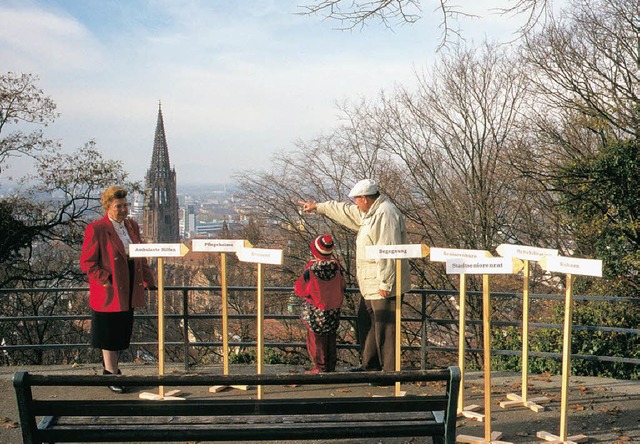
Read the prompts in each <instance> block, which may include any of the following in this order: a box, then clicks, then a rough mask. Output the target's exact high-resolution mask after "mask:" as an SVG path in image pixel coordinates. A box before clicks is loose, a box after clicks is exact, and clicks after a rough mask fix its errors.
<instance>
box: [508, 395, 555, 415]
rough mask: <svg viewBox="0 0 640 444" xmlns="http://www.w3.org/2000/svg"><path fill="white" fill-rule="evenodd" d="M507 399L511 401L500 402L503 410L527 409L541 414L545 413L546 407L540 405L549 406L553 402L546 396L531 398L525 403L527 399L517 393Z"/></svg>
mask: <svg viewBox="0 0 640 444" xmlns="http://www.w3.org/2000/svg"><path fill="white" fill-rule="evenodd" d="M507 399H509V401H501V402H500V407H502V408H503V409H512V408H515V407H526V408H528V409H529V410H532V411H533V412H535V413H540V412H543V411H544V409H545V407H544V406H543V405H540V404H548V403H549V402H551V400H550V399H549V398H547V397H546V396H540V397H538V398H530V399H528V400H526V401H525V399H524V398H523V397H522V396H520V395H516V394H515V393H508V394H507Z"/></svg>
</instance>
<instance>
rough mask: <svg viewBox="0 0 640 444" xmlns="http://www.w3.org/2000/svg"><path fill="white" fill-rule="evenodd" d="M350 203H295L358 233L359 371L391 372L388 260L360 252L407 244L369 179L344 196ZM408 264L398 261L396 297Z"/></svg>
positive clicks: (405, 283) (399, 221)
mask: <svg viewBox="0 0 640 444" xmlns="http://www.w3.org/2000/svg"><path fill="white" fill-rule="evenodd" d="M349 197H351V198H352V199H353V202H354V203H346V202H338V201H327V202H321V203H318V204H316V203H315V202H307V201H299V203H300V204H301V205H302V210H303V211H304V212H306V213H311V212H313V211H316V212H317V213H318V214H322V215H324V216H327V217H329V218H330V219H332V220H334V221H335V222H338V223H339V224H341V225H344V226H345V227H347V228H350V229H352V230H354V231H357V232H358V236H357V238H356V272H357V278H358V285H359V287H360V293H361V294H362V298H361V300H360V306H359V308H358V332H359V335H358V336H359V339H360V347H361V354H362V366H361V369H362V370H380V369H382V370H384V371H393V370H395V334H396V328H395V295H396V288H395V287H396V269H395V262H394V260H392V259H378V260H375V259H367V257H366V253H365V247H367V246H370V245H399V244H406V243H407V229H406V226H405V221H404V216H403V215H402V213H400V211H399V210H398V208H397V207H396V206H395V205H394V204H393V203H392V202H391V201H390V200H389V199H387V198H386V197H385V196H382V195H381V194H380V192H379V190H378V185H377V184H376V182H375V181H374V180H372V179H364V180H361V181H360V182H358V183H356V184H355V185H354V187H353V189H352V190H351V191H350V192H349ZM410 282H411V278H410V275H409V263H408V262H407V260H406V259H403V260H402V284H401V287H402V288H401V291H402V293H404V292H406V291H408V290H409V288H410Z"/></svg>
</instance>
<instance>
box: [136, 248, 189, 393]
mask: <svg viewBox="0 0 640 444" xmlns="http://www.w3.org/2000/svg"><path fill="white" fill-rule="evenodd" d="M188 252H189V248H187V246H186V245H184V244H180V243H178V244H129V257H155V258H158V376H162V375H164V258H165V257H183V256H184V255H185V254H187V253H188ZM179 394H180V390H171V391H169V392H167V393H165V392H164V386H160V387H158V394H155V393H148V392H143V393H140V395H139V397H140V398H142V399H149V400H152V401H161V400H183V399H184V398H180V397H178V396H176V395H179Z"/></svg>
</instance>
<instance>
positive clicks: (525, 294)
mask: <svg viewBox="0 0 640 444" xmlns="http://www.w3.org/2000/svg"><path fill="white" fill-rule="evenodd" d="M496 251H497V252H498V254H499V255H500V256H502V257H516V258H518V259H520V260H522V261H523V262H524V271H523V275H524V276H523V285H522V388H521V395H517V394H515V393H508V394H507V399H508V400H509V401H502V402H500V407H502V408H512V407H519V406H523V407H526V408H528V409H530V410H532V411H534V412H536V413H539V412H542V411H543V410H544V406H542V405H540V404H547V403H549V401H550V400H549V398H547V397H546V396H540V397H536V398H530V399H529V398H528V393H527V389H528V387H527V385H528V381H529V280H530V276H531V272H530V267H529V262H530V261H539V260H540V259H542V258H543V257H545V256H557V255H558V250H552V249H548V248H535V247H526V246H522V245H511V244H501V245H499V246H498V248H496Z"/></svg>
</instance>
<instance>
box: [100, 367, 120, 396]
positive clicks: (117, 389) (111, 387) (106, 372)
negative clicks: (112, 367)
mask: <svg viewBox="0 0 640 444" xmlns="http://www.w3.org/2000/svg"><path fill="white" fill-rule="evenodd" d="M102 374H103V375H113V373H111V372H110V371H109V370H106V369H103V370H102ZM118 374H119V375H121V374H122V372H121V371H120V369H118ZM107 387H109V390H111V391H112V392H113V393H118V394H122V393H124V392H125V391H126V389H125V388H124V386H122V385H109V386H107Z"/></svg>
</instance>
